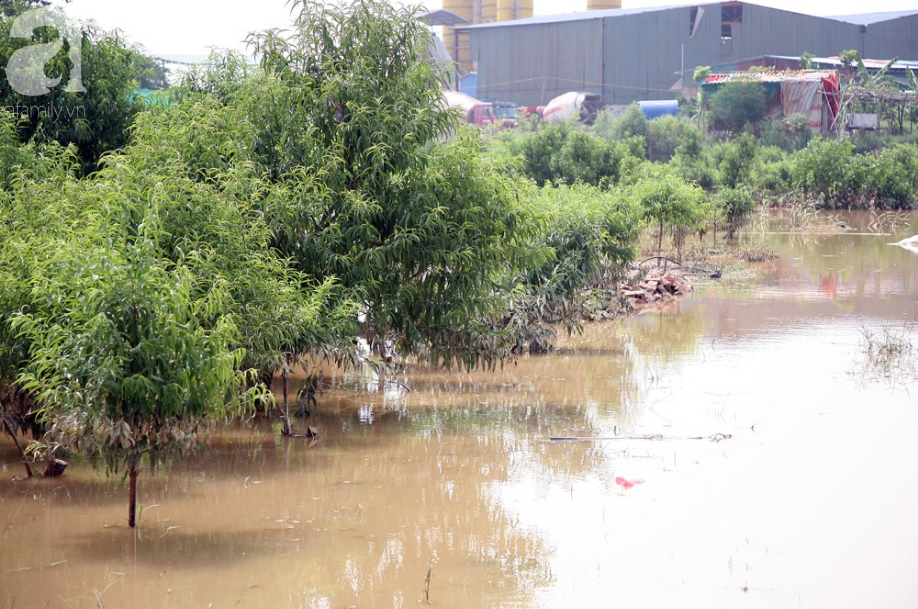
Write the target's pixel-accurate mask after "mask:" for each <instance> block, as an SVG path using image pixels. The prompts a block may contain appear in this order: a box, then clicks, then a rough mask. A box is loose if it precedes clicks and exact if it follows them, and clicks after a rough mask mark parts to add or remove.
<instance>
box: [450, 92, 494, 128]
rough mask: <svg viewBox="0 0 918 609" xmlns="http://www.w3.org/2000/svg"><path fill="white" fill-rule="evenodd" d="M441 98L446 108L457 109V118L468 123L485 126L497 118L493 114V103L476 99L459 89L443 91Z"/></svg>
mask: <svg viewBox="0 0 918 609" xmlns="http://www.w3.org/2000/svg"><path fill="white" fill-rule="evenodd" d="M443 100H444V101H445V103H446V107H447V108H458V109H459V120H461V121H462V122H463V123H468V124H469V125H475V126H477V127H486V126H488V125H490V124H491V123H493V122H495V121H496V120H497V119H496V118H495V116H494V105H493V104H490V103H487V102H483V101H478V100H477V99H475V98H474V97H472V96H470V95H466V94H465V93H460V92H459V91H450V90H446V91H443Z"/></svg>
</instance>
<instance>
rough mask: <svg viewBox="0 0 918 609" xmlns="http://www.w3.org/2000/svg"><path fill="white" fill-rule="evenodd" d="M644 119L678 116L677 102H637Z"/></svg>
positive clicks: (662, 100) (672, 100)
mask: <svg viewBox="0 0 918 609" xmlns="http://www.w3.org/2000/svg"><path fill="white" fill-rule="evenodd" d="M638 106H640V107H641V112H643V113H644V118H646V119H647V120H651V119H654V118H660V117H661V116H676V115H677V114H679V102H677V101H676V100H674V99H660V100H653V101H642V102H638Z"/></svg>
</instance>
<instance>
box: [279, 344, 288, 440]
mask: <svg viewBox="0 0 918 609" xmlns="http://www.w3.org/2000/svg"><path fill="white" fill-rule="evenodd" d="M281 376H282V378H283V387H284V429H283V431H282V432H281V435H282V436H284V437H285V438H289V437H290V407H289V406H288V404H287V364H286V362H285V363H284V370H283V372H282V373H281Z"/></svg>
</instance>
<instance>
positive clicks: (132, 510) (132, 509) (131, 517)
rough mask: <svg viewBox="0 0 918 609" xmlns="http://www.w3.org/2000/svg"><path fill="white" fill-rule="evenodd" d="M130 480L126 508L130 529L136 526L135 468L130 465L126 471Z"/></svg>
mask: <svg viewBox="0 0 918 609" xmlns="http://www.w3.org/2000/svg"><path fill="white" fill-rule="evenodd" d="M128 477H129V478H130V480H131V490H130V493H131V501H130V505H129V507H128V526H129V527H131V528H132V529H133V528H134V527H135V526H137V468H136V467H134V466H133V465H131V469H130V470H129V471H128Z"/></svg>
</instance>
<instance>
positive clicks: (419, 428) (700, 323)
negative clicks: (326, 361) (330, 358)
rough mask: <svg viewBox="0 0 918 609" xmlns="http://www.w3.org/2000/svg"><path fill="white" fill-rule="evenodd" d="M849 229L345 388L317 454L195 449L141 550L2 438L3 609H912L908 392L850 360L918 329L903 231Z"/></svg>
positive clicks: (246, 441)
mask: <svg viewBox="0 0 918 609" xmlns="http://www.w3.org/2000/svg"><path fill="white" fill-rule="evenodd" d="M843 217H844V219H845V221H846V222H848V224H850V225H851V226H852V227H854V228H855V229H856V230H855V231H854V232H856V233H858V234H851V233H840V234H825V235H819V234H779V233H780V231H779V232H778V233H775V234H769V235H768V236H767V237H766V239H767V241H768V243H769V245H770V246H771V247H773V248H775V249H776V250H777V251H779V252H780V254H781V257H780V258H779V259H778V260H776V261H773V262H766V263H761V264H760V265H759V267H758V268H759V270H760V273H759V275H758V276H757V277H756V278H754V279H750V278H748V277H745V278H731V276H730V274H729V273H728V274H726V275H725V277H724V278H723V279H721V280H719V281H714V280H708V281H705V282H702V283H699V284H697V285H696V293H695V294H694V295H693V296H690V297H689V298H687V299H686V300H684V301H682V302H680V303H679V304H678V305H676V307H675V308H673V309H671V310H667V311H666V312H662V313H659V312H657V313H648V314H644V315H640V316H635V317H632V318H629V319H625V320H621V321H618V322H612V323H603V324H592V325H589V326H587V327H586V329H585V331H584V333H583V335H582V336H575V337H573V338H571V339H569V340H565V341H563V342H562V346H561V349H559V350H558V351H556V352H554V353H552V354H549V355H545V356H531V357H522V358H520V359H519V360H518V361H516V362H514V363H510V364H508V365H507V366H505V367H504V368H503V369H501V370H497V371H495V372H476V373H473V374H461V373H444V372H430V371H427V372H425V371H415V372H413V373H411V374H409V375H407V376H405V375H400V376H391V377H387V378H385V379H379V378H372V377H367V376H362V375H358V374H350V375H347V376H346V377H345V378H343V379H339V380H340V383H338V384H337V385H336V388H334V389H329V390H327V391H325V392H324V393H322V394H321V395H320V396H319V401H320V407H319V411H318V413H317V414H316V415H314V416H313V417H311V418H310V419H308V424H309V425H312V426H314V427H315V428H317V429H318V431H319V438H318V439H317V440H314V441H312V442H310V441H309V440H305V439H295V440H292V441H286V442H285V441H283V440H281V439H280V437H279V433H278V429H277V427H276V426H275V425H273V424H272V422H271V421H265V420H256V421H254V422H250V423H248V424H240V425H237V426H235V427H233V428H231V429H229V430H222V431H220V432H217V433H214V434H212V435H211V437H210V440H209V444H208V446H207V447H206V449H205V450H202V451H200V452H198V453H197V454H196V455H195V456H193V457H192V458H190V459H188V460H185V461H181V462H176V463H172V464H170V466H169V467H168V468H167V469H166V471H164V472H163V473H162V474H160V475H157V476H155V477H151V476H149V475H147V474H146V473H144V474H143V475H142V476H141V478H140V487H139V501H140V503H141V504H142V505H143V510H142V513H141V516H140V524H139V528H138V531H137V532H136V534H135V532H133V531H131V530H129V529H128V528H127V526H126V520H127V486H126V484H123V483H122V481H121V480H120V478H111V479H109V478H106V477H105V476H104V475H103V474H101V473H98V472H95V471H94V470H92V469H91V468H90V467H89V466H88V464H80V463H77V464H74V465H72V466H71V467H70V468H69V469H68V470H67V474H66V476H64V477H63V478H59V479H54V480H38V481H15V482H13V481H11V478H12V477H13V476H16V475H19V474H20V473H21V465H20V464H18V463H17V457H16V454H15V449H14V447H13V445H12V444H11V443H10V442H9V439H8V438H3V439H2V440H0V607H4V608H7V607H98V606H106V607H208V606H213V607H288V606H289V607H304V608H343V607H386V608H388V607H415V606H425V604H424V603H425V600H426V599H428V598H429V603H430V604H431V606H434V607H457V608H458V607H552V608H554V607H621V608H632V607H634V608H637V607H707V608H711V607H717V608H734V607H832V608H845V607H851V608H862V607H884V608H895V607H913V606H915V602H916V599H918V579H916V578H915V577H914V574H913V570H914V567H915V565H918V523H916V520H915V515H914V512H915V506H916V505H918V484H916V481H918V442H916V441H915V438H916V437H918V398H916V396H918V384H916V382H915V379H914V378H913V377H911V376H909V374H907V371H906V373H903V372H902V371H901V370H900V371H899V372H897V373H894V374H892V375H884V374H883V371H882V370H877V369H876V368H872V367H870V366H867V365H866V364H865V361H864V357H863V355H862V352H863V344H864V333H865V331H867V332H873V333H874V334H875V335H877V336H882V335H883V333H884V332H891V333H893V334H895V335H897V336H898V335H903V333H905V332H907V330H906V329H904V328H906V324H909V323H910V324H912V325H913V326H914V324H915V323H916V321H918V319H916V317H918V254H915V253H912V252H909V251H906V250H904V249H900V248H897V247H892V246H889V245H887V243H888V242H891V241H897V240H898V239H901V238H902V237H904V236H910V235H912V234H916V233H918V216H915V215H913V216H912V226H911V227H908V228H903V229H902V230H900V231H897V233H896V235H894V236H890V235H868V234H860V233H861V232H862V231H860V230H857V229H859V228H862V227H864V226H865V225H866V223H867V222H868V219H867V216H865V215H857V214H852V215H845V216H843ZM911 338H912V342H913V344H915V345H916V346H918V332H916V333H913V334H912V335H911ZM305 424H306V421H303V420H298V421H297V422H296V425H298V426H299V427H300V428H301V429H302V427H303V426H304V425H305ZM553 437H555V438H557V437H563V438H589V440H579V441H572V440H552V439H551V438H553Z"/></svg>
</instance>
